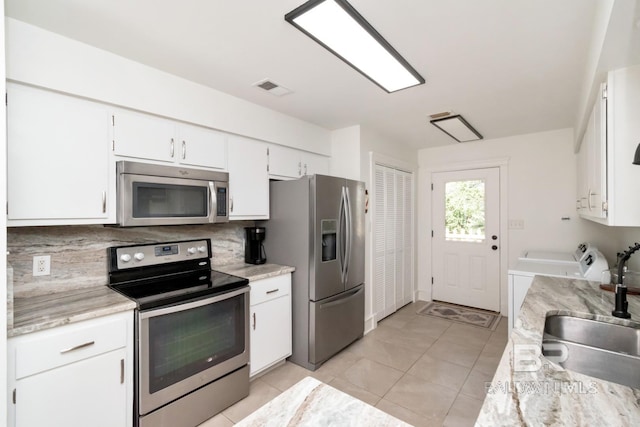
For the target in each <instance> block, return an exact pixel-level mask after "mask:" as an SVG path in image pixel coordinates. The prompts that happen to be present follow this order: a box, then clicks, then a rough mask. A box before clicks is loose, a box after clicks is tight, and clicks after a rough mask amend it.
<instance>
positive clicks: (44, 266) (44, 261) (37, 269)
mask: <svg viewBox="0 0 640 427" xmlns="http://www.w3.org/2000/svg"><path fill="white" fill-rule="evenodd" d="M49 274H51V256H50V255H41V256H34V257H33V275H34V276H48V275H49Z"/></svg>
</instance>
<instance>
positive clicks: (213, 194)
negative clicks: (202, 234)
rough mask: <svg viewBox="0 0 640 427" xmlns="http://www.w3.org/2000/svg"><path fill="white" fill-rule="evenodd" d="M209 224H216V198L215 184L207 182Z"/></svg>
mask: <svg viewBox="0 0 640 427" xmlns="http://www.w3.org/2000/svg"><path fill="white" fill-rule="evenodd" d="M209 201H210V202H209V207H210V209H211V210H210V211H209V222H216V212H217V210H218V198H217V197H216V183H215V182H213V181H209Z"/></svg>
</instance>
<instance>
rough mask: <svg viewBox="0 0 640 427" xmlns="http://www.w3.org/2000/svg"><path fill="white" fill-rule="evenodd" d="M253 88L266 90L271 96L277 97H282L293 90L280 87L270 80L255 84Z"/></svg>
mask: <svg viewBox="0 0 640 427" xmlns="http://www.w3.org/2000/svg"><path fill="white" fill-rule="evenodd" d="M253 86H256V87H259V88H260V89H262V90H265V91H267V92H269V93H270V94H271V95H275V96H282V95H286V94H288V93H291V90H289V89H287V88H286V87H284V86H280V85H279V84H278V83H276V82H274V81H272V80H269V79H263V80H260V81H259V82H256V83H254V84H253Z"/></svg>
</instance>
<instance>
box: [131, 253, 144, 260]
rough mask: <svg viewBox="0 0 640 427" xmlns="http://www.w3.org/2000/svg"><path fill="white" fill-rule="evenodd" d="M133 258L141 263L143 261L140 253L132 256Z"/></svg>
mask: <svg viewBox="0 0 640 427" xmlns="http://www.w3.org/2000/svg"><path fill="white" fill-rule="evenodd" d="M133 257H134V258H135V259H136V260H138V261H142V260H143V259H144V254H143V253H142V252H138V253H136V254H134V255H133Z"/></svg>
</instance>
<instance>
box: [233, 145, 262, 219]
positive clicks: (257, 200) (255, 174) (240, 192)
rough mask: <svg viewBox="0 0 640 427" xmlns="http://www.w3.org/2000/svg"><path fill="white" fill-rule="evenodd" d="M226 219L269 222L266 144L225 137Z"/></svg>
mask: <svg viewBox="0 0 640 427" xmlns="http://www.w3.org/2000/svg"><path fill="white" fill-rule="evenodd" d="M228 142H229V147H228V148H229V205H230V209H229V210H230V212H229V219H231V220H246V219H269V172H268V171H267V167H268V158H267V149H268V145H267V144H266V143H263V142H260V141H256V140H253V139H249V138H244V137H241V136H236V135H229V141H228Z"/></svg>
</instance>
